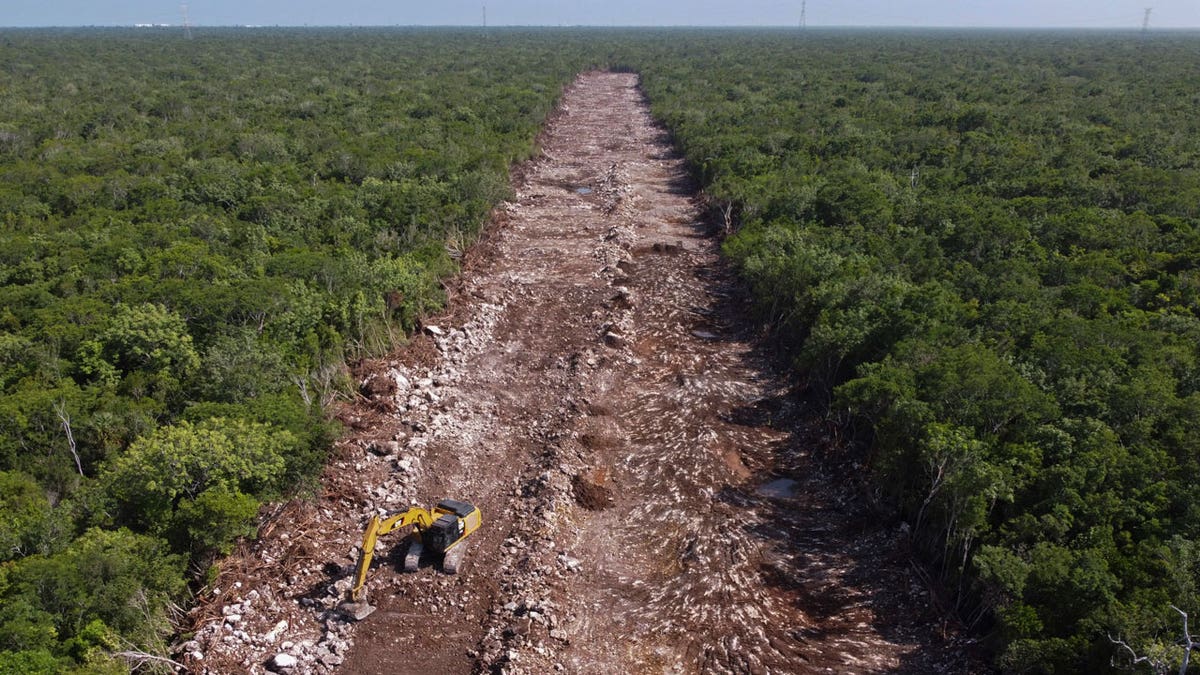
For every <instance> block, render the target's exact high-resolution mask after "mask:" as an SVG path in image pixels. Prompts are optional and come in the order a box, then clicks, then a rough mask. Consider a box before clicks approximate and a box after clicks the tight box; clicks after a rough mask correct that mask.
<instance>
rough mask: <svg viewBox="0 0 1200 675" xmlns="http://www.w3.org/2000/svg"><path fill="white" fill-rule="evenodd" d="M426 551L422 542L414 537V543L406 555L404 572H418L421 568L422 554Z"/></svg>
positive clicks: (409, 546) (410, 545)
mask: <svg viewBox="0 0 1200 675" xmlns="http://www.w3.org/2000/svg"><path fill="white" fill-rule="evenodd" d="M424 551H425V545H424V544H422V543H421V540H420V539H418V538H416V537H413V538H412V542H411V543H410V544H409V545H408V551H407V552H405V554H404V571H405V572H416V571H417V570H418V569H420V568H421V554H422V553H424Z"/></svg>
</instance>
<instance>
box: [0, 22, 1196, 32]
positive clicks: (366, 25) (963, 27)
mask: <svg viewBox="0 0 1200 675" xmlns="http://www.w3.org/2000/svg"><path fill="white" fill-rule="evenodd" d="M188 27H190V28H192V29H196V28H241V29H261V28H451V29H476V30H491V29H497V28H500V29H503V28H549V29H561V28H597V29H610V30H611V29H614V28H615V29H630V28H636V29H654V28H669V29H709V30H711V29H717V30H746V29H766V30H772V29H786V30H795V31H797V32H802V31H805V30H845V29H864V28H865V29H872V30H879V29H898V30H913V29H916V30H1030V31H1041V30H1098V31H1133V32H1139V33H1140V32H1150V33H1166V32H1174V31H1195V30H1200V25H1196V26H1171V27H1163V26H1160V27H1157V28H1155V27H1151V28H1149V29H1143V28H1142V27H1141V26H1132V25H1131V26H1071V25H1058V26H1015V25H961V26H947V25H922V24H829V25H812V24H809V25H807V26H803V27H801V26H797V25H796V24H596V23H580V24H540V23H530V24H521V23H512V24H496V25H488V26H481V25H479V24H468V23H444V24H435V23H413V24H399V23H394V24H393V23H361V24H360V23H340V24H339V23H328V24H282V23H280V24H265V23H263V24H243V23H227V24H196V23H190V24H188ZM61 28H131V29H132V28H136V29H141V30H156V29H157V30H168V29H180V28H184V25H183V24H181V23H149V22H147V23H145V24H140V23H111V24H110V23H92V24H38V25H32V24H30V25H15V26H14V25H7V26H6V25H0V30H4V29H31V30H38V29H61Z"/></svg>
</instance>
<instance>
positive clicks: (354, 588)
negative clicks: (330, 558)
mask: <svg viewBox="0 0 1200 675" xmlns="http://www.w3.org/2000/svg"><path fill="white" fill-rule="evenodd" d="M432 524H433V515H432V514H430V513H429V511H426V510H425V509H422V508H416V507H414V508H411V509H409V510H407V511H402V512H400V513H396V514H393V515H390V516H388V517H387V518H380V517H379V516H378V515H374V516H371V520H370V521H368V522H367V529H366V530H365V531H364V532H363V542H362V551H360V552H359V554H358V565H357V566H356V567H355V569H354V584H353V585H351V586H350V602H352V603H358V602H361V601H362V595H363V589H364V588H365V587H366V583H367V571H368V570H370V569H371V559H372V558H373V557H375V542H376V540H378V539H379V537H380V536H382V535H385V534H387V533H389V532H391V531H392V530H398V529H400V528H403V527H408V526H409V525H416V527H417V529H418V530H424V529H427V528H428V527H429V526H430V525H432Z"/></svg>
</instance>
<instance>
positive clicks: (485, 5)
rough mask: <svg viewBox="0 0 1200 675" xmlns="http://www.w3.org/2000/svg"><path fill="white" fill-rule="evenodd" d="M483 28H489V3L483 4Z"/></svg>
mask: <svg viewBox="0 0 1200 675" xmlns="http://www.w3.org/2000/svg"><path fill="white" fill-rule="evenodd" d="M483 27H484V28H487V3H486V2H485V3H483Z"/></svg>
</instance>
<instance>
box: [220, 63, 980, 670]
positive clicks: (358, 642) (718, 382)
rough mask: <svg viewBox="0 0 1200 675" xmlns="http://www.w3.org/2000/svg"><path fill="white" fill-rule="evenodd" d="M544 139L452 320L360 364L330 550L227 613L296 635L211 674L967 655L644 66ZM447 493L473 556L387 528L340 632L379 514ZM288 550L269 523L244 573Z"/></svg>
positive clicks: (605, 86) (328, 534) (332, 507)
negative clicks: (650, 90)
mask: <svg viewBox="0 0 1200 675" xmlns="http://www.w3.org/2000/svg"><path fill="white" fill-rule="evenodd" d="M541 147H542V152H541V155H540V156H539V157H538V158H536V159H535V160H533V161H531V162H529V163H528V164H526V165H524V166H522V167H518V168H517V170H516V172H515V175H516V176H517V177H516V178H515V179H514V187H515V191H516V196H515V199H514V200H513V201H512V202H511V203H508V204H505V205H503V207H502V208H500V209H498V210H497V212H496V214H495V217H494V219H493V223H492V224H491V225H490V226H489V228H488V230H487V232H486V234H485V239H484V240H483V241H482V242H481V243H480V244H479V245H477V246H476V247H475V249H474V250H473V251H472V252H471V253H470V255H469V256H468V260H467V264H466V266H465V269H464V273H463V275H462V277H461V279H460V281H459V286H458V287H457V288H456V289H455V293H454V294H453V295H454V297H453V298H452V301H451V308H450V310H449V312H448V313H447V315H446V316H443V317H439V318H438V319H437V322H436V323H437V324H438V325H437V326H427V328H426V334H425V335H423V336H421V337H420V338H419V339H418V340H416V341H415V342H414V344H413V345H410V346H409V347H407V348H404V349H401V350H400V351H399V352H398V353H397V354H395V355H393V356H392V357H391V359H388V360H381V361H378V362H372V363H370V364H365V365H364V367H363V368H362V369H361V370H360V372H359V376H360V378H361V379H362V380H363V389H364V393H365V395H366V397H365V399H364V402H363V403H362V404H360V405H359V406H358V407H357V408H356V409H354V410H351V411H348V412H347V413H346V416H347V418H348V419H349V421H350V422H351V425H352V426H353V427H355V428H357V429H358V431H356V432H355V433H354V434H352V435H351V436H350V437H349V438H347V439H345V440H344V441H343V442H342V444H341V448H342V451H341V454H340V455H339V458H338V460H337V461H335V462H334V463H333V464H332V465H331V467H330V469H329V470H327V472H326V474H325V477H324V479H323V483H324V485H325V486H326V493H325V495H324V496H323V497H322V499H321V500H319V501H318V502H317V503H316V504H311V505H303V506H297V507H295V511H296V513H294V514H292V517H293V518H294V519H300V520H303V522H304V523H305V524H306V525H305V528H306V529H305V534H306V538H307V540H308V541H309V542H313V543H311V545H310V546H309V548H308V549H305V550H304V553H305V554H306V555H307V556H308V559H310V560H311V559H312V558H318V557H320V555H324V556H326V559H327V560H328V562H327V563H326V564H325V565H324V566H323V567H318V566H316V565H314V564H312V563H309V564H307V566H300V567H298V568H296V569H294V570H286V571H284V573H283V574H282V575H281V576H282V577H284V578H287V579H288V582H287V583H279V582H278V581H276V583H275V584H274V585H272V581H271V580H270V579H265V578H263V577H269V575H270V574H271V568H270V567H269V566H265V567H260V568H259V569H258V571H257V572H253V571H244V573H243V575H242V579H243V580H244V582H245V585H244V587H242V588H241V589H240V590H239V592H238V593H237V594H234V595H233V596H230V597H229V598H228V599H226V600H225V602H226V603H229V602H233V601H236V600H240V599H241V598H243V597H244V596H245V593H246V591H247V589H249V588H255V589H262V590H261V595H263V596H270V597H272V598H277V599H279V598H282V599H283V600H284V601H283V602H276V601H272V602H274V604H272V603H271V602H268V603H266V605H265V607H263V608H262V609H261V610H258V614H257V615H254V612H253V611H251V608H250V606H249V605H250V603H247V602H245V601H242V603H241V604H239V605H236V606H235V608H236V609H237V610H238V611H239V612H241V614H242V615H246V616H244V617H239V620H240V621H241V622H242V624H241V625H243V626H249V625H251V624H253V625H256V626H260V627H261V628H260V630H267V627H270V626H275V627H276V628H278V626H279V625H280V624H279V623H278V622H279V620H280V617H285V618H286V622H287V624H288V627H287V629H286V630H285V631H283V633H281V634H280V635H279V636H277V637H276V639H274V640H261V639H259V637H261V634H260V635H250V636H248V638H247V639H246V640H243V641H241V642H237V641H236V640H235V641H233V642H228V645H232V646H228V645H227V646H226V647H225V648H224V649H225V651H224V652H222V651H221V649H220V648H217V649H215V653H216V654H217V655H218V658H215V659H214V658H210V659H209V664H217V665H215V666H214V665H210V666H209V672H222V669H221V667H220V664H229V663H235V661H234V660H232V659H240V661H236V663H240V664H242V665H243V666H246V670H249V671H252V672H263V670H264V666H265V664H267V663H268V662H269V661H270V659H271V655H272V654H273V653H275V652H278V651H280V650H281V649H284V646H285V645H286V646H287V649H284V651H286V652H287V653H289V654H295V655H296V656H297V657H298V659H299V662H298V663H297V665H296V666H295V667H294V668H292V669H290V670H289V671H288V672H330V671H333V670H336V671H338V672H344V673H352V674H355V675H359V674H368V673H430V672H440V673H466V672H472V671H475V672H513V673H518V672H524V673H545V672H555V671H563V672H572V673H597V674H599V673H643V672H644V673H660V672H669V673H677V672H678V673H690V672H731V673H743V672H745V673H751V672H753V673H758V672H762V673H768V672H776V673H808V672H811V673H824V672H844V673H849V672H912V673H931V672H950V671H953V672H967V671H971V670H975V669H976V668H975V667H974V661H972V660H971V659H970V658H969V657H967V656H965V653H966V650H965V649H964V648H963V645H962V643H961V641H960V640H959V639H958V638H956V637H955V636H954V635H953V634H950V635H949V637H947V636H946V634H945V632H944V627H942V626H940V625H939V624H938V622H937V617H936V615H935V613H934V612H932V611H931V610H930V609H929V608H928V604H929V599H928V597H927V595H926V593H925V591H924V590H923V588H922V587H921V585H920V584H918V583H917V582H916V579H915V577H914V576H913V574H912V572H911V570H910V566H909V560H908V556H907V554H906V552H905V550H904V548H903V542H904V537H903V536H902V535H901V534H900V532H899V531H898V530H897V529H896V528H894V527H892V528H888V527H886V526H884V525H883V524H881V523H879V522H878V519H877V518H876V517H875V515H874V514H872V513H871V512H870V511H868V510H867V508H866V507H865V506H864V505H863V503H862V500H861V499H860V498H858V496H857V495H858V494H859V493H860V490H859V488H858V486H857V484H856V483H855V482H854V480H855V479H854V474H853V470H852V467H851V470H847V469H845V468H835V467H831V465H830V464H829V463H828V462H825V461H822V460H820V459H819V458H814V457H813V454H812V453H813V452H814V450H816V449H818V448H823V447H826V446H828V445H829V439H828V438H827V437H823V431H822V428H823V427H822V426H821V424H820V422H819V420H818V419H817V418H816V417H815V416H814V415H813V414H812V413H811V412H809V411H808V410H806V409H805V406H804V404H803V402H802V398H801V397H799V396H797V395H796V394H795V392H794V391H793V390H792V386H793V385H792V383H790V382H789V381H788V379H787V376H786V374H782V375H781V374H779V373H780V368H779V367H778V365H777V364H773V363H772V362H771V361H770V359H769V357H768V356H767V354H766V352H765V350H763V349H762V347H761V345H760V342H759V339H760V336H758V335H757V334H756V333H755V329H754V328H753V327H752V324H751V323H750V322H749V321H748V320H747V318H746V316H745V314H744V311H743V309H744V305H745V302H746V301H745V298H744V297H743V296H742V295H741V294H740V291H739V290H738V287H737V285H736V284H735V283H734V281H733V279H732V275H731V274H730V272H729V270H728V269H727V268H726V266H725V264H724V263H723V261H722V259H721V258H720V256H719V244H718V241H717V238H716V237H715V236H714V232H713V231H712V229H711V228H710V227H709V226H708V224H707V222H706V219H705V217H704V214H703V211H702V208H701V205H700V203H699V202H698V200H697V197H696V193H695V189H694V186H693V185H692V184H691V183H690V181H689V180H688V177H687V172H686V170H685V167H684V165H683V162H682V160H681V159H679V157H678V156H677V155H676V154H674V152H673V151H672V149H671V147H670V144H669V139H668V137H667V134H666V133H665V132H664V131H663V130H662V128H661V127H659V126H657V125H656V124H655V123H654V122H653V120H652V119H651V117H650V114H649V111H648V107H647V105H646V103H645V100H644V98H643V96H642V94H641V91H640V89H639V88H638V82H637V77H636V76H635V75H631V74H618V73H599V72H595V73H586V74H584V75H581V76H580V77H579V78H578V79H577V80H576V82H575V83H574V84H573V85H572V86H571V87H569V88H568V89H567V90H566V92H565V93H564V98H563V101H562V105H561V107H560V111H559V112H558V113H557V114H556V115H555V116H554V117H553V118H552V119H551V121H550V122H549V123H548V125H547V128H546V130H545V132H544V133H543V137H542V139H541ZM441 497H453V498H457V499H463V500H467V501H471V502H473V503H475V504H477V505H478V506H479V507H480V509H481V511H482V513H483V516H484V526H483V528H482V529H481V530H480V531H479V533H478V534H476V535H474V536H473V537H472V539H471V540H470V542H469V545H470V549H469V551H468V554H467V560H466V562H465V564H464V567H463V571H462V572H460V573H459V574H458V575H457V576H453V577H450V576H446V575H442V574H440V573H439V572H437V571H436V570H434V569H430V568H425V569H422V570H421V571H419V572H418V573H416V574H410V575H404V574H401V573H400V572H399V571H398V569H397V568H398V565H397V562H398V561H397V559H396V558H395V557H394V556H393V557H389V556H388V554H387V552H388V551H389V549H391V547H393V546H394V545H396V544H398V543H399V538H394V539H390V540H388V541H385V542H384V543H383V545H382V546H381V547H380V550H378V551H377V554H376V560H378V561H380V562H379V564H377V565H376V566H375V569H373V571H372V575H371V577H370V579H369V581H368V585H369V588H370V598H371V601H372V603H373V604H375V605H376V606H377V607H378V611H377V612H376V613H375V614H373V615H371V616H370V617H368V618H367V619H366V620H365V621H362V622H360V623H358V624H348V623H346V622H345V621H343V620H341V619H340V618H339V616H338V614H337V612H336V610H335V606H336V602H337V600H338V599H339V597H340V594H341V593H343V592H344V591H345V588H346V587H347V586H348V580H347V579H346V575H347V574H348V571H349V569H350V567H351V565H352V563H353V559H354V556H355V554H356V553H355V547H354V542H355V539H356V536H357V533H358V532H360V531H361V530H360V529H358V528H360V527H361V525H362V524H363V523H364V522H365V520H366V517H367V516H368V515H369V513H371V512H372V511H373V510H374V511H388V510H396V509H399V508H403V507H405V506H407V505H409V504H418V505H422V506H426V507H427V506H429V505H431V504H432V503H433V502H435V501H437V500H438V499H439V498H441ZM293 536H295V532H293ZM296 546H297V545H296V544H295V543H294V539H293V540H291V543H289V542H288V540H287V539H286V536H285V539H284V541H281V540H280V539H279V537H277V536H276V537H267V538H265V540H264V541H262V542H260V543H259V544H257V545H256V548H255V550H254V551H251V552H247V554H246V556H245V558H244V559H243V561H242V563H241V564H242V566H243V569H244V570H250V568H252V567H253V566H252V565H250V564H249V563H248V562H246V561H247V560H248V559H251V558H262V557H267V558H269V559H271V560H281V559H282V560H286V559H290V558H289V557H288V556H289V552H293V553H294V551H295V550H296ZM402 548H403V547H400V546H395V549H396V550H397V551H400V550H402ZM313 549H315V550H313ZM295 557H296V556H295V555H292V558H295ZM256 575H257V576H256ZM227 595H228V594H227ZM289 599H290V600H291V602H287V600H289ZM259 604H260V605H262V604H263V603H261V602H260V603H259ZM222 611H225V610H222ZM212 614H213V610H212V609H211V608H210V609H209V615H212ZM251 615H253V616H251ZM216 616H217V617H218V618H217V619H216V620H214V621H212V622H210V624H208V625H209V626H210V627H211V626H213V625H217V624H219V622H220V619H219V616H220V615H219V614H217V615H216ZM228 628H229V626H228V622H226V624H224V625H223V626H222V627H221V628H218V629H213V630H211V631H210V633H211V635H209V637H208V638H207V639H208V640H209V641H208V642H205V644H206V645H210V646H211V645H218V647H219V646H220V645H221V644H223V643H222V641H228V640H229V632H230V631H229V630H228ZM206 630H207V629H206ZM222 631H224V632H222ZM235 637H236V636H235ZM281 638H287V640H286V642H280V639H281ZM240 639H241V638H240V637H239V638H238V640H240ZM237 645H241V650H242V651H240V652H239V651H237V649H238V647H237ZM222 653H223V654H225V655H226V657H227V658H226V660H224V661H223V660H221V658H220V657H219V655H220V654H222ZM229 655H232V656H229Z"/></svg>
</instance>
